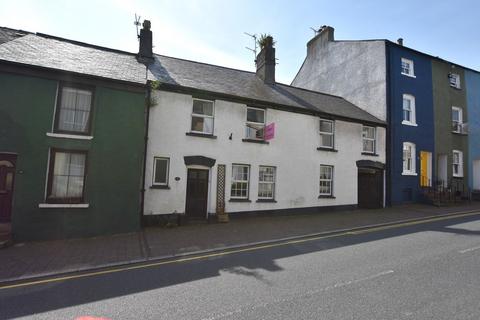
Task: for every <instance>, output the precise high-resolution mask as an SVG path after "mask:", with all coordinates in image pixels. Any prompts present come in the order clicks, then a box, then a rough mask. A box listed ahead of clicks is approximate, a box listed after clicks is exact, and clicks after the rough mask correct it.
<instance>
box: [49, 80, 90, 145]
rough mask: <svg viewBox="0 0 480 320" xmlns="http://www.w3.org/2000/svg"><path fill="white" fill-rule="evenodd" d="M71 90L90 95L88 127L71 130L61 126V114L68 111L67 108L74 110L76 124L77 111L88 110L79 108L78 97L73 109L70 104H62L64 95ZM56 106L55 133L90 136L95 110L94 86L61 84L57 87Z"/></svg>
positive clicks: (71, 91)
mask: <svg viewBox="0 0 480 320" xmlns="http://www.w3.org/2000/svg"><path fill="white" fill-rule="evenodd" d="M67 92H70V93H75V94H76V95H78V93H88V94H89V95H90V105H89V109H88V116H87V122H86V128H85V130H69V129H65V128H63V129H62V128H60V127H61V125H62V124H61V122H60V121H61V119H60V118H61V115H62V111H64V112H67V110H70V111H73V112H74V122H73V124H74V125H75V124H76V122H75V120H76V117H77V112H86V111H85V110H79V109H77V102H78V100H77V99H76V101H75V106H74V108H73V109H72V107H71V106H70V107H69V108H67V107H66V106H64V105H63V104H62V100H63V96H64V95H65V93H67ZM59 98H60V99H59ZM55 101H56V104H57V105H56V107H55V118H54V123H53V133H57V134H68V135H75V136H77V135H79V136H89V135H90V133H91V131H92V123H91V121H92V118H93V117H92V112H93V104H94V88H93V87H92V88H91V87H86V86H82V85H75V84H61V85H59V87H57V97H56V100H55Z"/></svg>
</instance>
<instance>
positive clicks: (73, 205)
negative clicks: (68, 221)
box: [38, 203, 90, 209]
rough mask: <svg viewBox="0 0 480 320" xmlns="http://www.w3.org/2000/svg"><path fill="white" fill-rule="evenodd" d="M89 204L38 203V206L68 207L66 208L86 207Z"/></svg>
mask: <svg viewBox="0 0 480 320" xmlns="http://www.w3.org/2000/svg"><path fill="white" fill-rule="evenodd" d="M89 206H90V204H88V203H39V204H38V207H39V208H59V209H60V208H68V209H86V208H88V207H89Z"/></svg>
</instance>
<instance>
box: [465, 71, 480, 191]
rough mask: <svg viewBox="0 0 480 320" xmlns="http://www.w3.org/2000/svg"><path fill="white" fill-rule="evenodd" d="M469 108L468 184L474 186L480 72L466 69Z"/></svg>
mask: <svg viewBox="0 0 480 320" xmlns="http://www.w3.org/2000/svg"><path fill="white" fill-rule="evenodd" d="M465 87H466V90H467V110H468V130H469V133H468V149H469V153H468V154H469V159H468V186H469V187H470V188H473V165H472V164H473V161H474V160H480V73H477V72H473V71H470V70H465Z"/></svg>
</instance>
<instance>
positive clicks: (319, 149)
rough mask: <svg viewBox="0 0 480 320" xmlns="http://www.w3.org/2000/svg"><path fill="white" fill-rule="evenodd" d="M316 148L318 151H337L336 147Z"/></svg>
mask: <svg viewBox="0 0 480 320" xmlns="http://www.w3.org/2000/svg"><path fill="white" fill-rule="evenodd" d="M317 150H318V151H329V152H338V150H337V149H333V148H327V147H318V148H317Z"/></svg>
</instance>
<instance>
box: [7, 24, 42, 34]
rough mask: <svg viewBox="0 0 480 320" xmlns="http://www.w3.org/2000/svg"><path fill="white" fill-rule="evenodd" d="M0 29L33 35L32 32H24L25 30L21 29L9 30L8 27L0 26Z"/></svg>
mask: <svg viewBox="0 0 480 320" xmlns="http://www.w3.org/2000/svg"><path fill="white" fill-rule="evenodd" d="M0 29H7V30H10V31H16V32H24V33H26V34H33V33H34V32H31V31H25V30H22V29H14V28H9V27H2V26H0Z"/></svg>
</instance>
